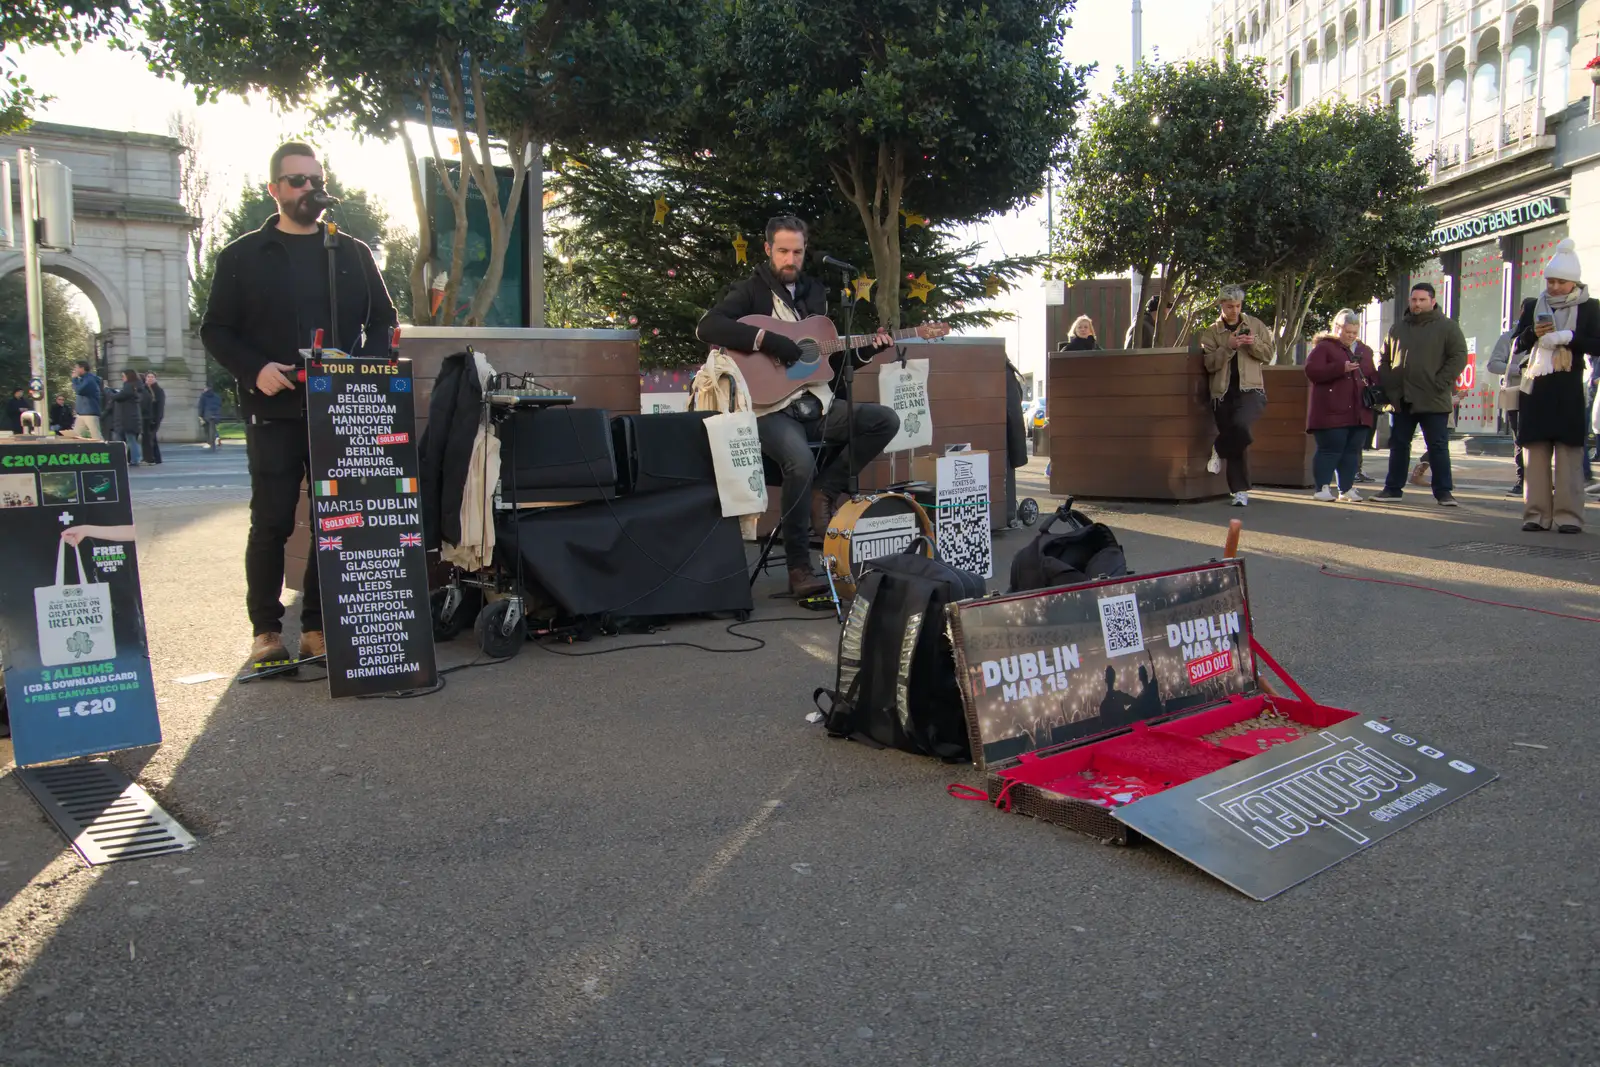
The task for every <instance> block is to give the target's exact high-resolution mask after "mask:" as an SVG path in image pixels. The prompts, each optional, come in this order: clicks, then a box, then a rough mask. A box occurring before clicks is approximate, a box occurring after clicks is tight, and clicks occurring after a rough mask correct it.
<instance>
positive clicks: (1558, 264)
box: [1544, 237, 1583, 282]
mask: <svg viewBox="0 0 1600 1067" xmlns="http://www.w3.org/2000/svg"><path fill="white" fill-rule="evenodd" d="M1544 276H1545V277H1546V278H1556V279H1559V280H1560V281H1564V282H1581V281H1583V268H1582V267H1581V266H1579V265H1578V244H1577V242H1576V241H1574V240H1573V239H1572V238H1570V237H1564V238H1562V239H1561V243H1560V244H1558V245H1556V254H1555V255H1553V256H1551V257H1550V262H1548V263H1546V264H1545V265H1544Z"/></svg>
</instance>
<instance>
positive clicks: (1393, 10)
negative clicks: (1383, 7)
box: [1389, 0, 1411, 19]
mask: <svg viewBox="0 0 1600 1067" xmlns="http://www.w3.org/2000/svg"><path fill="white" fill-rule="evenodd" d="M1409 14H1411V0H1389V17H1390V18H1391V19H1397V18H1403V17H1405V16H1406V15H1409Z"/></svg>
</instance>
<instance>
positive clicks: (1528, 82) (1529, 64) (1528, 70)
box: [1506, 44, 1538, 109]
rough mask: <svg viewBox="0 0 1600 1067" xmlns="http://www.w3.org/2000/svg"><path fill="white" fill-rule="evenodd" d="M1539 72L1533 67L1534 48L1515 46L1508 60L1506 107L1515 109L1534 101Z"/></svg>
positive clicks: (1521, 45) (1522, 45)
mask: <svg viewBox="0 0 1600 1067" xmlns="http://www.w3.org/2000/svg"><path fill="white" fill-rule="evenodd" d="M1537 78H1538V71H1536V70H1535V69H1534V66H1533V48H1532V47H1530V46H1529V45H1526V44H1519V45H1514V46H1513V47H1512V49H1511V55H1510V56H1509V57H1508V58H1507V59H1506V107H1507V108H1508V109H1509V108H1514V107H1517V106H1518V105H1519V104H1523V103H1525V102H1527V101H1529V100H1532V99H1533V88H1534V86H1535V85H1536V84H1537V80H1536V79H1537Z"/></svg>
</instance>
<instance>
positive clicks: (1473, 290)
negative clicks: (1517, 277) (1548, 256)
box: [1456, 240, 1505, 433]
mask: <svg viewBox="0 0 1600 1067" xmlns="http://www.w3.org/2000/svg"><path fill="white" fill-rule="evenodd" d="M1503 267H1504V261H1503V260H1502V259H1501V258H1500V242H1499V241H1494V240H1491V241H1487V242H1485V243H1484V244H1480V245H1474V246H1473V247H1471V248H1466V249H1463V250H1462V252H1461V285H1460V299H1459V300H1458V302H1457V303H1458V305H1459V311H1458V314H1457V315H1456V321H1457V322H1458V323H1459V324H1460V326H1461V332H1462V334H1463V335H1464V336H1465V337H1466V339H1467V351H1468V352H1470V353H1472V354H1473V362H1474V368H1473V375H1472V381H1473V385H1472V390H1471V392H1469V393H1468V394H1467V395H1466V396H1464V397H1462V398H1461V399H1460V400H1459V401H1458V403H1457V407H1456V429H1458V430H1461V431H1463V432H1466V433H1493V432H1494V430H1495V428H1496V426H1497V425H1498V420H1499V416H1500V412H1499V406H1498V402H1497V395H1496V393H1497V390H1496V383H1495V382H1493V381H1491V380H1490V376H1489V375H1488V374H1487V373H1486V372H1485V370H1484V364H1485V363H1487V361H1488V359H1489V354H1490V353H1491V352H1493V351H1494V343H1495V341H1497V340H1499V338H1500V331H1501V329H1502V327H1501V325H1500V323H1501V319H1502V316H1503V314H1504V309H1503V306H1502V299H1503V296H1504V292H1505V277H1504V274H1505V272H1504V270H1503Z"/></svg>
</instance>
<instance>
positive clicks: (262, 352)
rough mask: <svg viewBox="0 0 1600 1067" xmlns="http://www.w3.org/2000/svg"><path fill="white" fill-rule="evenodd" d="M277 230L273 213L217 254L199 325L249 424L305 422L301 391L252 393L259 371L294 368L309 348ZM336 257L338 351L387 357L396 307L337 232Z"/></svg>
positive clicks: (373, 268) (363, 249) (352, 244)
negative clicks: (225, 371)
mask: <svg viewBox="0 0 1600 1067" xmlns="http://www.w3.org/2000/svg"><path fill="white" fill-rule="evenodd" d="M324 232H325V231H324ZM278 233H279V231H278V216H276V215H274V216H272V217H271V218H270V219H268V220H267V221H266V223H265V224H264V225H263V226H262V227H261V229H259V230H257V231H255V232H254V233H247V234H245V235H244V236H243V237H241V238H239V239H238V240H237V241H235V242H233V243H232V244H231V245H229V246H228V247H227V248H224V249H223V250H222V251H221V252H219V253H217V263H216V270H215V273H214V274H213V275H212V278H211V299H210V302H209V303H208V304H207V305H206V315H205V319H204V320H203V321H202V322H201V324H200V340H201V341H203V342H204V343H205V346H206V351H207V352H209V353H211V355H212V357H213V358H214V359H216V361H217V362H218V363H220V364H222V365H223V366H224V367H226V368H227V369H228V371H229V372H230V373H231V374H232V375H233V376H234V378H236V379H237V380H238V382H239V409H240V413H241V414H242V415H243V416H244V417H245V418H246V419H249V420H251V421H255V420H257V419H303V418H305V410H306V401H305V389H304V388H303V387H297V388H294V389H286V390H284V391H283V392H281V393H278V394H277V395H276V396H265V395H263V394H261V393H258V392H257V391H256V376H257V375H258V374H260V373H261V368H263V367H265V366H266V365H267V364H268V363H289V364H295V365H298V364H299V362H300V349H302V348H309V347H310V346H311V335H312V328H310V327H307V328H305V329H301V328H300V324H299V323H297V322H296V321H295V309H296V303H295V294H294V281H293V279H292V278H290V276H289V259H288V251H287V249H285V248H284V246H283V242H282V241H281V240H279V238H278ZM334 256H335V261H336V263H337V264H338V286H339V307H338V308H337V309H336V310H335V312H334V314H335V316H336V318H337V320H338V327H339V341H340V346H341V347H342V348H343V349H344V350H345V351H347V352H351V353H358V354H361V355H381V354H385V353H387V351H388V346H389V331H390V330H392V329H393V328H394V325H395V312H394V304H393V303H392V302H390V300H389V291H388V290H387V289H385V288H384V286H383V277H382V275H380V274H379V273H378V265H377V264H376V263H374V262H373V260H372V250H371V249H369V248H368V247H367V246H366V245H364V244H362V243H361V242H360V241H358V240H356V239H355V238H354V237H351V236H350V235H349V234H344V233H341V234H340V235H339V245H338V248H337V250H336V251H335V253H334ZM325 340H327V339H325ZM291 377H292V375H291Z"/></svg>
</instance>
